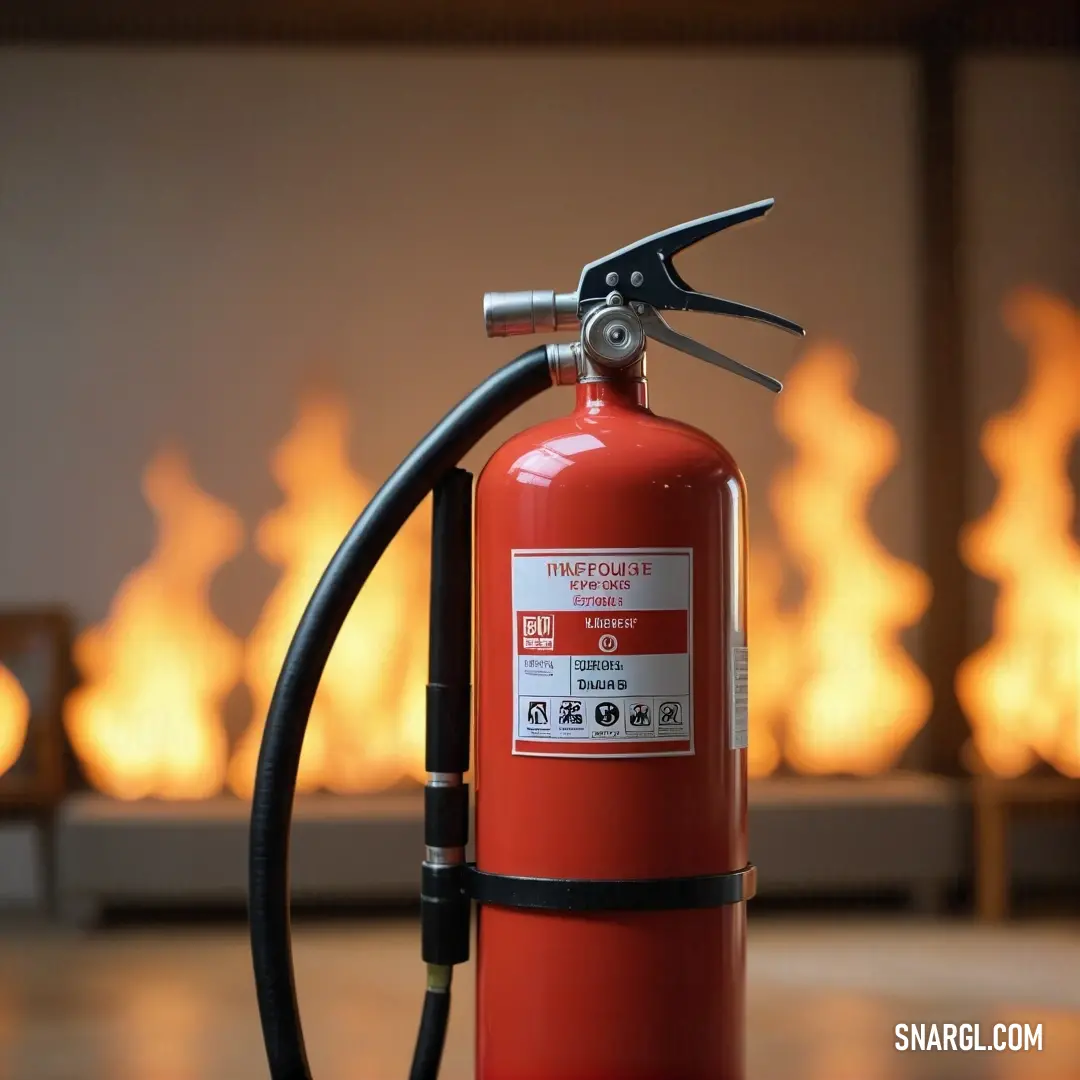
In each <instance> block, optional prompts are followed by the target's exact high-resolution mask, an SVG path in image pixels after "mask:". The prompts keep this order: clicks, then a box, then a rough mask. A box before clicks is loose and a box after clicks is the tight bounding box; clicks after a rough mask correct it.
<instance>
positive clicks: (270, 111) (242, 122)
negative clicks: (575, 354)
mask: <svg viewBox="0 0 1080 1080" xmlns="http://www.w3.org/2000/svg"><path fill="white" fill-rule="evenodd" d="M912 73H913V68H912V65H911V63H910V62H909V61H908V60H907V59H905V58H902V57H891V56H884V55H876V56H873V57H870V56H867V57H859V56H856V55H843V56H840V55H837V56H831V55H827V54H820V53H815V54H808V55H798V54H784V55H783V56H767V55H745V54H741V53H740V54H720V55H715V56H712V55H704V54H703V55H696V56H687V55H678V56H662V55H650V56H648V57H646V56H635V55H632V54H621V55H619V56H612V57H607V58H600V57H596V56H591V55H588V54H585V53H580V54H576V55H566V56H559V55H551V54H536V55H518V54H512V53H498V54H477V55H451V54H445V53H437V54H423V53H416V54H411V55H391V54H385V53H383V54H375V53H338V54H335V53H310V54H304V53H290V54H285V53H244V54H242V55H240V54H229V53H225V52H206V53H197V54H196V53H192V54H184V53H182V52H178V53H174V52H169V51H146V52H141V51H124V52H114V53H109V52H82V53H70V52H69V53H65V52H35V51H27V50H18V51H14V50H13V51H7V52H4V53H0V147H2V152H0V236H2V238H3V239H2V243H0V364H2V372H3V381H2V388H0V460H2V462H3V467H2V468H0V506H2V507H3V528H2V530H0V599H2V601H3V602H5V603H10V602H19V601H27V602H28V601H39V600H50V599H56V600H61V601H66V602H70V603H72V604H73V605H74V607H75V608H76V610H77V612H78V614H79V616H80V617H81V618H83V619H87V620H93V619H97V618H100V617H101V616H102V615H103V614H104V612H105V610H106V607H107V604H108V601H109V598H110V596H111V595H112V593H113V591H114V589H115V588H116V585H117V583H118V582H119V581H120V579H121V577H122V576H123V575H124V573H125V572H127V571H128V570H129V569H130V568H131V567H132V566H133V565H135V564H136V563H137V562H138V561H140V560H141V559H142V558H144V557H145V555H146V553H147V551H148V550H149V545H150V542H151V535H152V534H151V526H150V518H149V515H148V512H147V511H146V509H145V507H144V505H143V503H142V501H141V497H140V495H139V491H138V482H139V472H140V469H141V467H142V465H143V464H144V462H145V461H146V460H147V458H148V456H149V455H150V454H151V452H152V451H153V449H154V448H155V446H156V445H157V444H158V442H159V441H160V440H162V439H164V438H166V437H175V438H176V439H178V440H180V442H181V443H182V444H183V445H185V446H186V447H187V448H188V449H189V450H190V452H191V456H192V459H193V462H194V467H195V470H196V474H197V476H198V477H199V479H200V480H201V482H202V483H203V484H204V485H205V486H206V487H207V488H208V489H209V490H211V491H212V492H213V493H214V494H216V495H218V496H220V497H222V498H224V499H225V500H227V501H228V502H230V503H231V504H233V505H234V506H236V507H237V508H238V509H239V510H240V511H241V512H242V513H243V514H244V516H245V518H246V520H247V521H248V523H249V525H251V524H253V523H254V522H255V521H256V520H257V519H258V517H259V516H260V515H261V514H262V513H264V512H266V511H267V510H268V509H270V508H271V507H273V506H274V505H275V504H276V503H277V501H278V498H279V496H278V493H277V491H276V489H275V487H274V485H273V482H272V480H271V478H270V476H269V474H268V472H267V469H266V458H267V455H268V453H269V451H270V449H271V447H272V446H273V445H274V444H275V442H276V441H277V440H278V439H279V438H280V437H281V435H282V434H283V433H284V432H285V431H286V429H287V428H288V426H289V424H290V422H291V420H292V416H293V406H294V402H295V399H296V393H297V389H298V387H299V386H300V385H301V384H302V383H303V382H304V381H305V380H306V379H308V378H309V377H312V376H315V375H320V376H321V375H329V376H331V377H333V378H334V379H336V380H337V381H338V382H339V383H340V385H341V386H342V387H343V388H344V390H345V392H346V393H347V394H348V396H349V398H350V400H351V401H352V403H353V406H354V410H355V417H356V425H357V427H356V432H355V437H354V447H355V460H356V461H357V462H358V463H360V464H361V465H362V467H363V468H364V470H365V471H366V473H367V474H368V476H369V477H370V478H371V479H372V480H375V481H379V480H382V479H383V478H384V477H385V476H386V474H387V473H388V472H389V470H390V469H391V468H392V467H393V466H394V464H395V463H396V462H397V461H398V459H399V458H400V457H401V456H402V455H403V454H404V453H405V452H406V451H407V450H408V449H409V447H410V446H411V444H412V443H413V442H414V441H415V439H416V438H417V437H418V436H419V435H420V434H422V432H423V431H424V430H426V428H427V427H428V426H429V425H430V424H431V423H432V422H433V421H434V420H436V419H437V417H438V416H439V415H440V414H441V413H442V412H443V411H444V410H445V409H446V408H447V407H448V406H449V405H450V404H451V403H452V402H453V401H455V400H456V399H457V398H458V397H460V396H461V395H462V394H463V393H465V392H466V391H467V390H468V389H469V388H470V387H472V386H473V385H474V384H475V383H476V382H478V381H479V380H480V379H481V378H482V377H483V375H484V374H485V373H486V372H488V371H490V370H491V369H492V368H494V367H495V366H497V365H498V364H500V363H501V362H503V361H504V360H506V359H508V358H509V357H510V356H511V355H513V352H514V349H515V343H513V342H509V343H508V342H489V341H487V340H486V339H485V338H484V335H483V327H482V323H481V316H480V301H481V295H482V293H483V292H484V291H485V290H488V289H514V288H559V289H571V288H573V287H574V284H575V283H576V276H577V272H578V270H579V268H580V266H581V265H582V263H583V262H585V261H586V260H589V259H592V258H595V257H597V256H599V255H602V254H604V253H605V252H607V251H609V250H611V249H613V248H615V247H618V246H620V245H622V244H624V243H626V242H628V241H630V240H632V239H635V238H636V237H639V236H641V235H644V234H645V233H647V232H650V231H653V230H655V229H658V228H663V227H666V226H668V225H671V224H675V223H676V222H678V221H680V220H684V219H687V218H690V217H695V216H698V215H700V214H704V213H709V212H712V211H715V210H719V209H722V208H726V207H729V206H733V205H737V204H740V203H743V202H747V201H750V200H753V199H757V198H761V197H763V196H767V195H773V196H775V197H776V198H777V200H778V206H777V209H776V211H775V212H774V214H773V215H772V217H771V218H770V219H769V221H768V223H767V224H762V225H759V226H757V227H756V228H754V229H748V230H743V231H740V232H738V233H736V234H733V235H731V236H729V237H725V238H724V239H721V240H717V241H715V242H714V243H712V244H709V245H707V246H706V247H705V248H704V249H703V250H701V251H700V252H694V253H693V254H692V255H690V256H688V257H687V258H686V259H685V260H684V261H683V263H682V268H683V270H684V272H685V274H686V276H687V277H688V279H689V280H690V282H691V283H692V284H694V285H696V286H698V287H700V288H703V289H706V290H709V291H715V292H719V293H720V294H722V295H728V296H732V297H734V298H737V299H742V300H745V301H748V302H751V303H754V304H759V305H761V306H764V307H766V308H770V309H772V310H775V311H778V312H781V313H783V314H785V315H788V316H790V317H792V318H795V319H798V320H800V321H802V322H804V323H805V324H806V325H807V326H808V327H809V328H810V330H811V333H812V336H813V337H830V336H835V337H840V338H842V339H843V340H844V341H845V342H846V343H847V344H848V345H850V346H851V347H852V348H853V349H854V350H855V352H856V354H857V355H858V356H859V358H860V359H861V361H862V365H863V378H862V382H861V384H860V396H861V399H862V401H863V402H864V403H865V404H866V405H868V406H869V407H871V408H873V409H875V410H877V411H879V412H881V413H883V414H884V415H886V416H887V417H888V418H889V419H890V421H891V422H892V423H893V424H895V425H896V426H897V427H898V428H899V429H900V432H901V435H902V438H903V441H904V447H905V449H904V457H903V460H902V462H901V464H900V467H899V468H898V470H897V471H896V473H895V474H894V475H893V476H892V477H891V478H890V479H889V480H888V481H887V482H886V484H885V485H884V487H883V488H882V490H881V492H880V495H879V497H878V499H877V500H876V502H875V505H874V520H875V523H876V524H877V525H878V526H879V528H880V529H881V531H882V534H883V536H885V538H886V540H887V542H888V544H889V546H890V547H891V548H892V550H893V551H894V552H896V553H897V554H898V555H901V556H903V557H905V558H908V559H914V560H917V559H918V556H919V513H920V508H919V500H918V496H917V490H916V476H917V470H916V468H915V464H916V453H917V449H918V448H917V447H916V446H915V445H914V439H915V436H916V432H917V427H916V411H917V397H916V395H917V390H916V382H915V378H914V374H913V373H914V369H915V364H916V360H917V349H918V343H919V334H918V322H917V318H918V312H917V296H918V289H917V277H916V262H915V259H916V246H915V245H916V238H917V231H916V219H915V204H914V198H913V191H914V187H913V181H914V168H915V166H914V144H913V127H912V124H913V114H912V107H911V103H912ZM991 141H992V140H991ZM673 321H675V320H673ZM679 325H680V326H681V327H683V328H684V329H687V330H689V332H691V333H692V334H694V335H695V336H698V337H700V338H701V339H702V340H705V341H706V342H708V343H710V344H712V345H713V346H716V347H720V348H723V349H725V351H729V352H730V353H732V354H733V355H735V356H736V357H738V358H741V359H744V360H746V361H749V362H752V363H755V364H757V365H759V366H761V367H763V368H765V369H766V370H768V371H771V372H773V373H775V374H777V375H780V376H783V374H784V372H785V370H786V368H787V367H788V365H789V364H790V363H791V362H792V360H793V359H794V357H795V355H796V346H795V343H794V340H793V339H791V338H788V337H787V336H786V335H782V334H779V333H776V332H774V331H769V330H766V329H759V328H754V327H745V326H739V325H736V324H734V323H732V322H730V321H723V320H713V321H711V322H710V321H709V320H708V319H706V318H704V317H697V318H695V317H685V318H683V319H682V320H681V321H679ZM651 370H652V372H653V374H654V378H653V388H654V389H653V400H654V406H655V407H656V408H657V410H658V411H661V412H666V413H669V414H673V415H677V416H679V417H680V418H682V419H684V420H687V421H689V422H691V423H694V424H697V425H699V426H701V427H703V428H705V429H707V430H708V431H710V432H712V433H713V434H714V435H716V436H717V437H719V438H720V439H721V440H722V441H723V442H725V443H726V444H728V445H729V446H730V448H731V449H732V450H733V451H734V452H735V454H736V456H737V458H738V459H739V460H740V462H741V463H742V464H743V467H744V470H745V472H746V474H747V477H748V481H749V484H750V491H751V507H752V524H753V530H754V533H755V535H757V536H761V537H766V536H767V535H768V534H769V532H770V531H771V525H770V522H769V519H768V514H767V510H766V502H765V488H766V486H767V482H768V479H769V477H770V475H771V474H772V471H773V469H774V467H775V466H776V465H777V464H778V463H779V462H781V461H783V460H785V457H786V449H785V446H784V444H783V443H782V441H781V440H780V438H779V437H778V436H777V435H776V434H775V431H774V428H773V425H772V419H771V404H772V402H771V398H770V396H769V395H768V394H766V393H765V392H764V391H761V390H760V389H758V388H756V387H753V386H751V385H749V384H746V383H743V382H742V381H740V380H736V379H733V378H730V377H727V376H724V375H722V374H720V373H717V372H716V371H714V370H712V369H710V368H708V367H706V366H705V365H702V364H700V363H698V362H697V361H693V360H690V359H688V358H684V357H682V356H679V355H677V354H673V353H670V352H668V351H666V350H661V349H656V350H654V352H653V355H652V357H651ZM567 404H568V403H567V399H566V397H565V396H560V395H555V394H553V395H551V396H550V397H549V398H547V399H546V400H543V401H541V402H539V403H537V404H536V405H535V406H534V407H532V408H530V409H528V410H526V412H525V413H524V414H522V415H520V416H518V417H517V418H515V419H514V420H513V421H512V425H508V426H506V427H504V428H503V429H502V430H501V431H500V432H499V433H497V435H495V436H493V437H492V438H490V439H488V440H487V441H486V443H485V445H484V446H483V447H482V448H480V449H479V450H478V451H477V452H475V453H474V454H473V455H471V458H470V464H471V465H472V466H474V467H477V466H479V464H480V463H482V461H483V460H484V458H485V457H486V454H487V453H488V452H490V450H491V449H492V448H493V447H494V445H496V443H497V441H498V440H499V439H500V438H502V437H505V435H506V433H507V431H508V430H509V427H510V426H514V425H521V424H523V423H525V422H526V421H529V420H534V419H536V418H539V417H541V416H546V415H550V414H552V413H553V412H555V411H557V410H562V409H565V408H566V407H567ZM271 580H272V571H271V570H270V569H269V568H267V567H265V566H263V565H262V563H261V562H260V561H259V559H258V558H257V556H255V555H254V554H253V553H250V552H249V553H248V554H246V555H245V556H244V557H243V558H242V559H240V560H238V561H237V562H236V563H235V564H233V565H232V566H230V567H229V568H228V569H226V570H225V571H224V572H223V573H222V575H221V576H220V579H219V581H218V583H217V585H216V587H215V596H216V602H217V604H218V607H219V609H220V610H221V611H222V613H223V614H224V615H225V617H226V618H227V619H228V621H229V622H230V623H232V624H233V626H234V628H235V629H237V630H239V631H241V632H243V631H245V630H246V629H247V628H248V626H249V625H250V623H251V621H252V620H253V618H254V615H255V613H256V611H257V608H258V604H259V602H260V600H261V599H262V597H263V596H264V595H265V590H266V588H267V587H268V584H269V582H270V581H271Z"/></svg>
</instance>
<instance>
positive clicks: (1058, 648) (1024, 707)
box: [956, 289, 1080, 777]
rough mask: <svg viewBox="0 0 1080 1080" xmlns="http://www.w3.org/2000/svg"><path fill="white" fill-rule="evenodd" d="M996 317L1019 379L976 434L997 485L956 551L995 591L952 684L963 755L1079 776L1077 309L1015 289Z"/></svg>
mask: <svg viewBox="0 0 1080 1080" xmlns="http://www.w3.org/2000/svg"><path fill="white" fill-rule="evenodd" d="M1005 320H1006V324H1007V326H1008V328H1009V331H1010V333H1011V334H1012V335H1013V337H1014V338H1015V339H1016V340H1017V341H1018V342H1019V343H1021V344H1022V345H1024V346H1025V347H1026V348H1027V351H1028V352H1027V360H1028V379H1027V386H1026V388H1025V390H1024V393H1023V396H1022V397H1021V399H1020V401H1019V402H1018V403H1017V404H1016V406H1015V407H1014V408H1013V409H1011V410H1010V411H1008V412H1006V413H1002V414H1001V415H999V416H996V417H993V418H992V419H991V420H989V421H988V422H987V423H986V425H985V426H984V428H983V432H982V439H981V443H980V445H981V447H982V452H983V455H984V456H985V458H986V461H987V463H988V464H989V465H990V468H991V469H992V470H993V472H994V475H995V476H996V477H997V478H998V481H999V486H998V493H997V498H996V500H995V501H994V504H993V506H992V507H991V508H990V511H989V513H987V514H986V516H985V517H983V518H982V519H981V520H980V521H978V522H977V523H976V524H974V525H972V526H970V527H969V528H967V529H966V530H965V531H964V533H963V535H962V536H961V541H960V549H961V554H962V556H963V559H964V562H965V563H966V564H967V565H968V566H969V567H970V568H971V569H972V570H974V571H976V572H977V573H979V574H981V575H983V576H984V577H987V578H989V579H991V580H992V581H996V582H997V583H998V586H999V590H998V598H997V604H996V607H995V611H994V634H993V637H992V638H991V640H990V642H989V643H988V644H987V645H986V646H984V647H983V648H982V649H979V650H978V651H977V652H976V653H974V654H973V655H972V656H970V657H968V659H967V660H966V661H965V662H964V663H963V664H962V665H961V667H960V669H959V671H958V672H957V679H956V690H957V695H958V697H959V699H960V703H961V705H962V707H963V709H964V712H965V713H966V714H967V716H968V717H969V719H970V720H971V723H972V727H973V729H974V733H973V742H974V748H975V750H976V752H977V755H978V757H979V758H981V762H979V763H973V764H981V765H982V766H983V767H985V768H988V769H989V770H990V771H991V772H993V773H996V774H998V775H1000V776H1018V775H1020V774H1021V773H1024V772H1026V771H1027V770H1028V769H1029V768H1031V766H1032V765H1034V764H1035V763H1036V761H1037V759H1038V758H1042V759H1043V760H1044V761H1046V762H1049V763H1050V764H1052V765H1053V766H1055V767H1056V768H1057V769H1058V770H1059V771H1061V772H1063V773H1065V774H1067V775H1069V776H1074V777H1080V545H1078V544H1077V542H1076V540H1075V539H1074V538H1073V536H1072V535H1071V531H1072V524H1073V514H1074V511H1075V506H1076V496H1075V494H1074V492H1073V489H1072V486H1071V484H1070V482H1069V473H1068V458H1069V451H1070V448H1071V446H1072V444H1073V441H1074V440H1075V439H1076V437H1077V435H1078V434H1080V313H1078V312H1077V311H1076V309H1075V308H1073V307H1072V306H1071V305H1070V304H1068V303H1067V302H1066V301H1064V300H1062V299H1060V298H1058V297H1055V296H1052V295H1050V294H1048V293H1045V292H1041V291H1038V290H1035V289H1025V290H1022V291H1019V292H1017V293H1015V294H1014V295H1013V296H1012V297H1010V298H1009V300H1008V301H1007V303H1006V307H1005Z"/></svg>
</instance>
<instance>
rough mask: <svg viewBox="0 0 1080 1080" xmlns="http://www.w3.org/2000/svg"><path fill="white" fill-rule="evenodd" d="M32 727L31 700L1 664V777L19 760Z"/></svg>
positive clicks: (17, 681)
mask: <svg viewBox="0 0 1080 1080" xmlns="http://www.w3.org/2000/svg"><path fill="white" fill-rule="evenodd" d="M29 726H30V700H29V698H27V696H26V691H25V690H23V688H22V685H21V684H20V683H19V680H18V679H16V678H15V676H14V675H13V674H12V673H11V672H10V671H9V670H8V669H7V668H6V667H4V665H3V664H0V776H3V775H4V773H6V772H7V771H8V769H10V768H11V766H12V765H14V764H15V762H16V761H18V760H19V756H20V755H21V754H22V750H23V746H24V745H25V744H26V731H27V728H28V727H29Z"/></svg>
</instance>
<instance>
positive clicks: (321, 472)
mask: <svg viewBox="0 0 1080 1080" xmlns="http://www.w3.org/2000/svg"><path fill="white" fill-rule="evenodd" d="M347 435H348V416H347V413H346V410H345V408H344V406H343V405H342V404H341V403H340V402H338V401H335V400H332V399H329V398H311V399H309V400H307V401H306V402H305V403H304V404H303V405H302V407H301V409H300V413H299V416H298V418H297V421H296V424H295V426H294V427H293V429H292V431H291V432H290V433H289V435H288V436H286V438H285V440H284V441H283V442H282V444H281V446H280V447H279V448H278V450H277V452H276V453H275V455H274V458H273V461H272V471H273V475H274V478H275V480H276V481H277V482H278V485H279V486H280V487H281V489H282V491H283V492H284V494H285V502H284V504H283V505H282V506H281V507H279V508H278V509H277V510H276V511H274V512H273V513H271V514H270V515H268V516H267V517H266V518H264V519H263V521H262V522H261V524H260V525H259V527H258V530H257V532H256V546H257V547H258V550H259V552H260V554H261V555H262V556H263V557H264V558H265V559H267V561H269V562H271V563H273V564H274V565H276V566H280V567H282V575H281V579H280V581H279V582H278V585H277V587H276V588H275V590H274V592H273V594H272V595H271V596H270V598H269V599H268V600H267V602H266V605H265V607H264V608H263V610H262V613H261V615H260V617H259V620H258V623H257V624H256V626H255V629H254V630H253V631H252V634H251V636H250V637H249V639H248V642H247V651H246V656H245V662H244V673H245V677H246V680H247V684H248V687H249V689H250V690H251V695H252V699H253V707H254V716H255V721H254V722H253V723H252V725H251V726H250V727H249V728H248V730H247V731H246V732H245V733H244V734H243V736H242V737H241V740H240V742H239V744H238V746H237V749H236V753H235V755H234V757H233V760H232V762H231V763H230V766H229V786H230V787H231V788H232V789H233V790H234V791H235V792H237V793H238V794H242V795H250V793H251V789H252V782H253V776H254V769H255V762H256V760H257V758H258V752H259V742H260V739H261V736H262V726H263V721H264V719H265V716H266V713H267V710H268V708H269V705H270V699H271V697H272V695H273V692H274V686H275V684H276V682H277V677H278V673H279V671H280V670H281V665H282V662H283V660H284V658H285V653H286V651H287V649H288V647H289V643H290V641H291V640H292V635H293V633H294V631H295V629H296V626H297V623H298V622H299V620H300V616H301V614H302V612H303V610H304V608H305V606H306V605H307V602H308V599H309V598H310V596H311V593H312V591H313V590H314V589H315V586H316V584H317V583H318V581H319V578H320V577H321V576H322V573H323V571H324V569H325V568H326V566H327V564H328V563H329V561H330V559H331V558H332V556H333V554H334V552H335V551H336V550H337V547H338V545H339V544H340V543H341V540H342V538H343V537H344V536H345V534H346V533H347V532H348V530H349V528H350V527H351V526H352V524H353V522H354V521H355V520H356V518H357V517H358V516H359V514H360V512H361V511H362V510H363V509H364V507H365V506H366V505H367V503H368V500H369V499H370V498H371V495H372V490H371V488H370V487H369V486H368V485H367V484H366V483H365V482H364V481H363V480H362V479H361V478H360V477H359V476H357V475H356V473H355V472H354V471H353V470H352V468H351V466H350V464H349V460H348V453H347ZM427 539H428V538H427V535H426V533H425V531H424V529H423V528H422V527H421V526H420V524H419V522H418V520H417V518H414V519H413V520H411V521H410V522H409V523H407V525H406V528H405V529H404V530H402V532H401V534H399V536H398V538H397V539H396V540H395V541H394V542H393V543H392V544H391V545H390V547H389V549H388V550H387V552H386V554H385V555H384V556H383V558H382V560H381V561H380V562H379V564H378V566H377V567H376V569H375V571H374V572H373V573H372V575H371V577H370V579H369V580H368V582H367V584H366V585H365V586H364V588H363V590H362V592H361V594H360V597H359V599H358V601H357V603H356V604H355V605H354V606H353V609H352V612H351V613H350V615H349V617H348V618H347V619H346V620H345V624H344V626H343V628H342V631H341V634H340V636H339V637H338V640H337V643H336V645H335V646H334V650H333V652H332V653H331V655H330V659H329V661H328V663H327V665H326V670H325V672H324V674H323V678H322V683H321V685H320V688H319V693H318V695H317V697H316V699H315V705H314V707H313V709H312V713H311V719H310V722H309V725H308V729H307V735H306V738H305V741H304V750H303V754H302V757H301V761H300V773H299V782H298V790H300V791H312V790H315V789H318V788H327V789H329V790H331V791H335V792H342V793H345V792H358V791H370V790H376V789H379V788H383V787H386V786H389V785H391V784H393V783H394V782H395V781H397V780H399V779H401V778H402V777H403V776H414V777H417V778H422V777H423V776H424V769H423V766H424V755H423V740H424V695H425V684H426V672H425V667H426V663H427V595H426V589H427V574H428V569H427V567H428V559H427Z"/></svg>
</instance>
